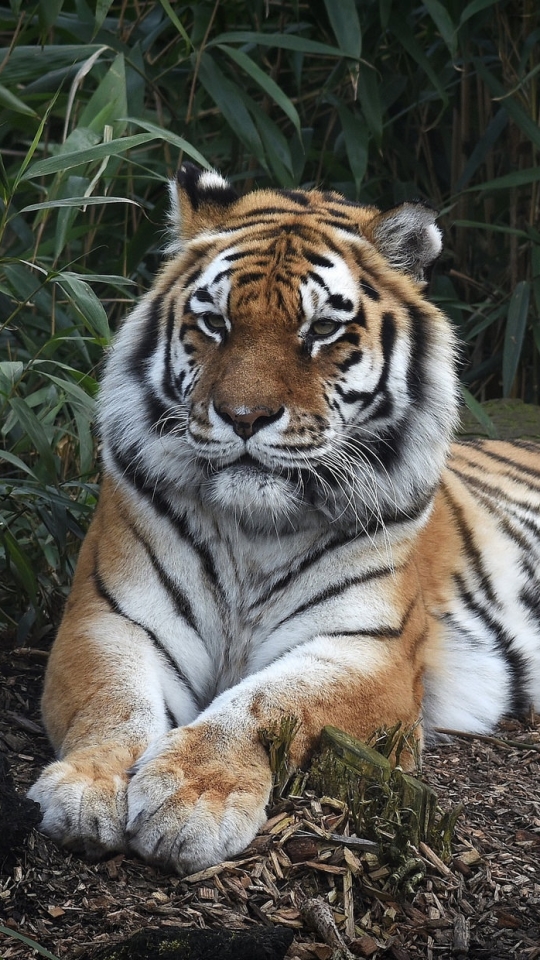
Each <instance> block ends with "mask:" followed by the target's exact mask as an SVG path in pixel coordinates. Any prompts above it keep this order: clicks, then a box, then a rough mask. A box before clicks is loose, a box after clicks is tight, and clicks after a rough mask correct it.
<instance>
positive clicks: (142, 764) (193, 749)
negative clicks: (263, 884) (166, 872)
mask: <svg viewBox="0 0 540 960" xmlns="http://www.w3.org/2000/svg"><path fill="white" fill-rule="evenodd" d="M209 739H210V742H209ZM209 739H207V738H205V737H204V735H203V734H202V733H201V732H200V731H199V729H197V728H184V729H181V730H174V731H171V732H170V733H169V734H166V735H165V736H164V737H162V738H161V739H160V740H158V741H157V742H156V743H155V744H153V745H152V747H150V749H149V750H147V751H146V753H145V754H143V756H142V757H141V758H140V760H139V761H137V763H136V765H135V768H134V770H133V771H132V780H131V782H130V784H129V788H128V823H127V831H126V835H127V839H128V843H129V846H130V849H132V850H133V851H135V852H136V853H138V854H139V856H141V857H142V858H143V859H144V860H147V861H149V862H151V863H157V864H160V865H161V866H164V867H167V868H170V869H173V870H176V871H177V872H178V873H180V874H183V875H185V874H189V873H194V872H195V871H197V870H202V869H205V868H206V867H209V866H211V865H213V864H215V863H219V862H221V861H222V860H226V859H228V858H229V857H232V856H234V855H236V854H237V853H240V852H241V851H242V850H243V849H245V847H247V846H248V845H249V844H250V843H251V841H252V839H253V837H254V836H255V834H256V833H257V830H258V829H259V828H260V827H261V826H262V824H263V823H264V821H265V819H266V812H265V808H266V804H267V802H268V798H269V794H270V789H271V785H272V777H271V773H270V767H269V764H268V760H267V758H266V755H265V754H264V751H262V750H260V749H259V748H258V745H249V746H252V749H251V750H250V749H249V746H248V749H247V750H246V751H238V752H237V753H234V752H233V751H232V750H230V749H229V748H228V747H224V748H223V744H222V743H221V744H220V747H221V748H222V749H219V748H217V749H215V751H214V750H213V749H212V744H211V738H209ZM224 753H225V754H226V755H225V756H224Z"/></svg>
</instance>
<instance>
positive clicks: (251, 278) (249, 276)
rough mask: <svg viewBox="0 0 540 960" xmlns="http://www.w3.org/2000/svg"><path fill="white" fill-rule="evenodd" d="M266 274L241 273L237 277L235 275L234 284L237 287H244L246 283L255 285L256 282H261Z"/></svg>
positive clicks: (252, 271)
mask: <svg viewBox="0 0 540 960" xmlns="http://www.w3.org/2000/svg"><path fill="white" fill-rule="evenodd" d="M265 276H266V274H264V273H258V272H257V271H256V270H251V271H249V272H248V273H242V274H239V275H238V276H237V275H236V274H235V277H234V282H235V284H236V286H237V287H245V286H247V284H248V283H256V282H257V281H258V280H262V279H263V278H264V277H265Z"/></svg>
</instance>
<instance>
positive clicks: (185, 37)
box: [159, 0, 192, 52]
mask: <svg viewBox="0 0 540 960" xmlns="http://www.w3.org/2000/svg"><path fill="white" fill-rule="evenodd" d="M159 2H160V3H161V6H162V7H163V9H164V11H165V13H166V14H167V16H168V18H169V20H170V21H171V23H172V24H174V26H175V27H176V29H177V30H178V33H179V34H180V36H181V37H182V39H183V40H184V42H185V44H186V52H189V50H190V49H191V47H192V43H191V40H190V39H189V36H188V35H187V33H186V29H185V27H183V26H182V24H181V22H180V20H179V19H178V17H177V16H176V13H175V12H174V10H173V8H172V7H171V5H170V3H169V0H159Z"/></svg>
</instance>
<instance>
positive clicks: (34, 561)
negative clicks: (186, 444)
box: [0, 0, 540, 640]
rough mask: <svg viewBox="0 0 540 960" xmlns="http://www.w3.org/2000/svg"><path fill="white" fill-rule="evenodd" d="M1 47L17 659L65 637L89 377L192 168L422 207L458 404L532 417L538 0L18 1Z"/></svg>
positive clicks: (538, 300) (83, 501)
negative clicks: (181, 178)
mask: <svg viewBox="0 0 540 960" xmlns="http://www.w3.org/2000/svg"><path fill="white" fill-rule="evenodd" d="M1 2H2V0H0V3H1ZM0 34H1V36H0V46H1V47H2V49H1V50H0V119H1V123H0V146H1V157H2V159H1V161H0V199H1V205H0V243H1V254H0V406H1V409H2V413H1V418H0V420H1V439H0V458H1V460H2V471H1V473H0V582H1V584H2V586H1V587H0V608H1V611H2V612H1V618H2V620H3V622H4V624H7V625H8V627H9V628H11V629H17V630H18V636H19V640H24V639H25V637H26V636H27V635H28V633H29V631H30V629H31V628H32V627H34V629H35V630H36V631H38V632H39V630H40V629H41V628H42V627H43V625H44V624H47V623H49V622H52V623H54V622H55V621H56V620H57V619H58V616H59V613H60V609H61V604H62V599H63V596H64V594H65V590H66V584H67V581H68V580H69V577H70V574H71V571H72V566H73V556H74V549H75V547H76V544H77V541H78V540H79V539H80V537H81V536H82V534H83V531H84V529H85V527H86V525H87V521H88V518H89V516H90V514H91V510H92V506H93V504H94V500H95V496H96V489H95V482H96V479H97V478H96V474H95V467H94V463H95V457H94V454H95V450H94V446H95V444H94V439H93V436H92V433H91V428H90V423H91V419H92V406H93V400H94V396H95V389H96V371H97V368H98V366H99V363H100V360H101V357H102V354H103V348H104V346H106V345H107V343H108V341H109V325H110V326H111V327H112V328H113V329H114V327H115V326H116V325H117V323H118V322H119V321H120V320H121V318H122V317H123V316H124V315H125V314H126V312H127V311H128V309H129V308H130V306H131V304H132V303H133V302H134V301H135V299H136V297H137V296H138V295H139V294H140V292H141V291H142V290H144V289H146V288H147V287H148V285H149V283H150V281H151V277H152V275H153V274H154V272H155V269H156V267H157V265H158V263H159V258H160V250H161V248H162V246H163V241H164V224H165V219H166V190H165V181H166V179H167V178H168V177H169V176H170V175H171V174H173V173H174V171H175V169H176V167H177V165H178V161H179V159H180V157H181V156H189V157H191V158H193V159H195V160H196V162H198V163H200V164H203V165H207V164H209V165H215V166H217V167H218V168H220V169H221V170H222V171H223V172H224V173H226V174H228V175H230V176H231V177H232V179H233V180H234V181H235V182H236V183H237V184H238V186H239V187H240V189H249V188H251V187H253V186H255V185H259V186H265V185H269V184H273V185H278V186H282V187H289V186H294V185H297V184H301V185H303V186H310V185H312V184H315V183H322V184H324V185H325V186H327V187H333V188H335V189H337V190H340V191H342V192H343V193H344V194H345V195H346V196H347V197H349V198H351V199H358V200H361V201H363V202H368V203H376V204H377V205H380V206H382V207H389V206H392V205H393V204H395V203H398V202H400V201H402V200H404V199H410V198H413V197H420V198H423V199H425V200H427V201H430V202H432V203H433V204H434V205H435V206H437V207H438V208H439V209H440V210H441V212H442V223H443V227H444V228H445V232H446V236H447V252H446V254H445V256H444V258H443V259H442V261H441V263H440V264H439V265H438V266H437V268H436V270H435V273H434V276H433V279H432V294H433V296H434V297H435V298H436V299H437V300H438V301H439V302H440V304H441V305H442V306H443V308H445V309H446V310H447V312H448V313H449V315H450V316H451V317H452V320H453V321H454V322H455V324H456V326H457V328H458V332H459V335H460V337H461V339H462V341H463V342H464V343H465V350H464V368H463V380H464V383H465V384H466V386H467V389H468V394H467V396H468V397H471V398H472V399H471V403H473V402H474V401H476V402H478V401H481V400H484V399H486V398H490V397H495V396H497V395H500V393H501V392H503V391H504V394H505V395H508V396H512V397H520V398H521V399H525V400H529V401H531V400H532V401H535V402H537V401H538V351H539V349H540V233H539V230H538V227H537V214H538V198H539V190H540V181H539V177H538V166H539V164H538V152H539V149H540V132H539V128H538V123H537V120H538V109H539V98H538V83H539V76H540V69H539V67H538V65H537V60H538V44H539V41H540V8H538V5H537V4H535V3H534V2H533V0H517V2H510V0H498V2H496V0H471V2H469V3H466V4H463V3H460V2H458V0H429V2H428V0H426V2H424V3H413V2H412V0H402V2H400V3H399V4H398V3H397V2H396V0H379V2H377V0H368V2H361V0H314V2H312V3H309V4H307V3H302V4H300V3H298V2H294V3H283V2H277V0H251V2H249V3H248V2H246V0H200V2H197V3H195V4H193V3H192V4H187V3H186V4H184V3H172V2H169V0H141V2H139V3H137V4H126V3H122V2H120V0H92V2H89V0H35V2H34V3H32V4H26V3H23V2H21V0H10V2H9V3H8V2H7V0H6V2H5V3H4V5H3V6H0Z"/></svg>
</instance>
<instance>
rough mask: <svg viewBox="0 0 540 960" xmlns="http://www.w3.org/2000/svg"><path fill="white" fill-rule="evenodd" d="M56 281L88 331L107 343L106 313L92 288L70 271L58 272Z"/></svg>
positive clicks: (108, 339) (107, 325) (109, 337)
mask: <svg viewBox="0 0 540 960" xmlns="http://www.w3.org/2000/svg"><path fill="white" fill-rule="evenodd" d="M56 281H57V283H59V284H60V286H61V287H62V289H63V290H65V292H66V293H67V295H68V297H69V298H70V302H71V304H72V306H73V308H74V309H75V310H76V311H77V313H79V314H80V315H81V317H82V318H83V320H84V324H85V326H86V327H87V329H88V330H90V333H92V334H93V335H94V336H96V337H98V338H100V339H101V340H102V341H103V342H104V343H108V342H109V341H110V339H111V331H110V328H109V321H108V318H107V314H106V313H105V310H104V309H103V305H102V303H101V301H100V300H99V299H98V297H97V296H96V294H95V293H94V291H93V290H92V288H91V287H90V286H89V285H88V284H87V283H85V281H84V280H81V279H80V277H78V276H76V275H75V274H70V273H60V274H59V275H58V277H57V278H56Z"/></svg>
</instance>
